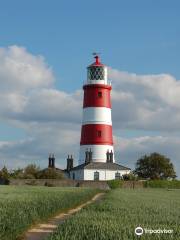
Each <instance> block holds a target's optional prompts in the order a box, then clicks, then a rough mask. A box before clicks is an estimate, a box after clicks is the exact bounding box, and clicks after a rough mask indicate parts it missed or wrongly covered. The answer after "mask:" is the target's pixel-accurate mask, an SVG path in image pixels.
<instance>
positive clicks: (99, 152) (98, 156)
mask: <svg viewBox="0 0 180 240" xmlns="http://www.w3.org/2000/svg"><path fill="white" fill-rule="evenodd" d="M90 150H91V151H92V153H93V154H92V161H93V162H102V163H106V162H107V151H109V152H111V151H112V153H113V159H112V162H115V160H114V148H113V146H112V145H81V146H80V154H79V165H80V164H83V163H84V162H85V155H86V151H90Z"/></svg>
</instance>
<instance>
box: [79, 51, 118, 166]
mask: <svg viewBox="0 0 180 240" xmlns="http://www.w3.org/2000/svg"><path fill="white" fill-rule="evenodd" d="M83 89H84V102H83V120H82V128H81V141H80V156H79V164H83V163H84V162H85V161H86V160H87V158H89V160H90V161H92V162H114V148H113V137H112V120H111V96H110V92H111V84H110V83H109V82H108V79H107V66H105V65H103V64H102V63H101V62H100V59H99V56H98V55H97V54H96V55H95V62H94V63H93V64H91V65H90V66H88V67H87V81H86V83H85V85H84V86H83Z"/></svg>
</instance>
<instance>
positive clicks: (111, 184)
mask: <svg viewBox="0 0 180 240" xmlns="http://www.w3.org/2000/svg"><path fill="white" fill-rule="evenodd" d="M107 183H108V186H109V187H110V188H111V189H115V188H121V187H122V180H118V179H114V180H109V181H108V182H107Z"/></svg>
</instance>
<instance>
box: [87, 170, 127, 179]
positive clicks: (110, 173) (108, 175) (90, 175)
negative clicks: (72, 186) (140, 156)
mask: <svg viewBox="0 0 180 240" xmlns="http://www.w3.org/2000/svg"><path fill="white" fill-rule="evenodd" d="M96 171H97V172H99V180H100V181H103V180H112V179H115V173H116V172H119V173H120V175H121V176H122V175H124V174H128V173H130V170H107V169H104V170H103V169H101V170H99V169H93V170H91V169H84V180H94V172H96Z"/></svg>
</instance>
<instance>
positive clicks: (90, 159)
mask: <svg viewBox="0 0 180 240" xmlns="http://www.w3.org/2000/svg"><path fill="white" fill-rule="evenodd" d="M89 162H92V151H91V148H90V151H89Z"/></svg>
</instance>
